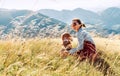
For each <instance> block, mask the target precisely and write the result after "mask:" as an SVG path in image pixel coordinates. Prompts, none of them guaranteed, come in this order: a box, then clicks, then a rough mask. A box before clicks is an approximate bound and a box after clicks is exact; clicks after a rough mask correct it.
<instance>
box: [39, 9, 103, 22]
mask: <svg viewBox="0 0 120 76" xmlns="http://www.w3.org/2000/svg"><path fill="white" fill-rule="evenodd" d="M39 12H40V13H42V14H44V15H47V16H49V17H52V18H55V19H58V20H61V21H63V22H66V23H71V20H72V19H73V18H80V19H81V20H82V21H83V22H85V23H89V24H96V23H99V22H101V20H100V16H99V15H98V14H97V13H94V12H92V11H89V10H84V9H81V8H76V9H74V10H72V11H71V10H62V11H56V10H51V9H42V10H39Z"/></svg>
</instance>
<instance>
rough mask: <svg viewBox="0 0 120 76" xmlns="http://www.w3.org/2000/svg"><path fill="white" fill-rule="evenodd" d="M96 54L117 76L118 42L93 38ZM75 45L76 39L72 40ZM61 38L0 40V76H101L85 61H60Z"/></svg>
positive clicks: (119, 73)
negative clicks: (100, 53) (98, 53)
mask: <svg viewBox="0 0 120 76" xmlns="http://www.w3.org/2000/svg"><path fill="white" fill-rule="evenodd" d="M94 40H95V44H96V46H97V51H100V52H102V55H101V57H102V58H104V59H105V60H106V61H107V62H108V63H109V64H110V66H111V68H112V69H113V70H114V72H115V75H114V76H120V40H114V39H113V40H111V39H107V38H94ZM72 44H73V46H74V47H75V46H76V44H77V43H76V39H74V40H73V43H72ZM61 48H62V45H61V40H60V39H50V38H46V39H39V38H34V39H27V40H25V39H7V40H0V76H103V74H102V73H101V72H100V71H98V70H97V69H96V68H95V67H93V66H90V64H89V63H88V61H87V60H86V61H84V62H80V63H79V61H78V60H77V59H76V58H75V57H73V56H68V57H67V58H65V59H63V58H61V57H60V55H59V52H60V49H61Z"/></svg>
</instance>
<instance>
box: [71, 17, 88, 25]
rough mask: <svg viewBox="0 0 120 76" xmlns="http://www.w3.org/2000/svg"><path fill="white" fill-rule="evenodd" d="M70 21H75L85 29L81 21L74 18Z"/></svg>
mask: <svg viewBox="0 0 120 76" xmlns="http://www.w3.org/2000/svg"><path fill="white" fill-rule="evenodd" d="M72 21H77V22H78V24H80V25H82V26H81V27H86V26H85V24H83V23H82V22H81V20H80V19H78V18H75V19H73V20H72Z"/></svg>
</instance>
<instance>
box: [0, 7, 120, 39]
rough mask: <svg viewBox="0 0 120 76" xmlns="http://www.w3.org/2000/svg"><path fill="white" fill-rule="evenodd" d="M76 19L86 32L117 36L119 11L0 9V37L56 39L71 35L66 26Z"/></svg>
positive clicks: (117, 9) (119, 27)
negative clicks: (63, 34) (82, 24)
mask: <svg viewBox="0 0 120 76" xmlns="http://www.w3.org/2000/svg"><path fill="white" fill-rule="evenodd" d="M76 17H77V18H80V19H81V20H82V21H83V23H85V24H86V26H87V28H86V30H87V31H90V32H94V33H96V34H99V35H102V36H103V37H107V36H108V35H109V34H119V33H120V30H119V29H120V22H119V20H120V8H116V7H111V8H108V9H106V10H104V11H103V12H101V13H99V14H98V13H94V12H92V11H89V10H84V9H81V8H76V9H74V10H62V11H56V10H51V9H43V10H39V11H36V12H33V11H29V10H7V9H0V35H1V37H3V38H4V36H7V35H11V36H13V37H16V36H20V37H24V38H25V37H27V38H30V37H36V36H40V37H46V36H47V37H48V36H49V37H58V36H59V37H60V35H61V34H62V33H63V32H70V33H75V32H74V31H73V30H72V29H71V27H70V25H69V26H68V24H66V22H67V23H69V24H70V23H71V20H72V19H73V18H76Z"/></svg>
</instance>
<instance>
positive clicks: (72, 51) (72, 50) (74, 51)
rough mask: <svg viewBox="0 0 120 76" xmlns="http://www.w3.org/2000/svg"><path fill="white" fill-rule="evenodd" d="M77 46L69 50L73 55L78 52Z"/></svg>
mask: <svg viewBox="0 0 120 76" xmlns="http://www.w3.org/2000/svg"><path fill="white" fill-rule="evenodd" d="M76 51H77V50H76V48H72V49H71V50H69V53H70V54H71V55H73V54H74V53H76Z"/></svg>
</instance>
